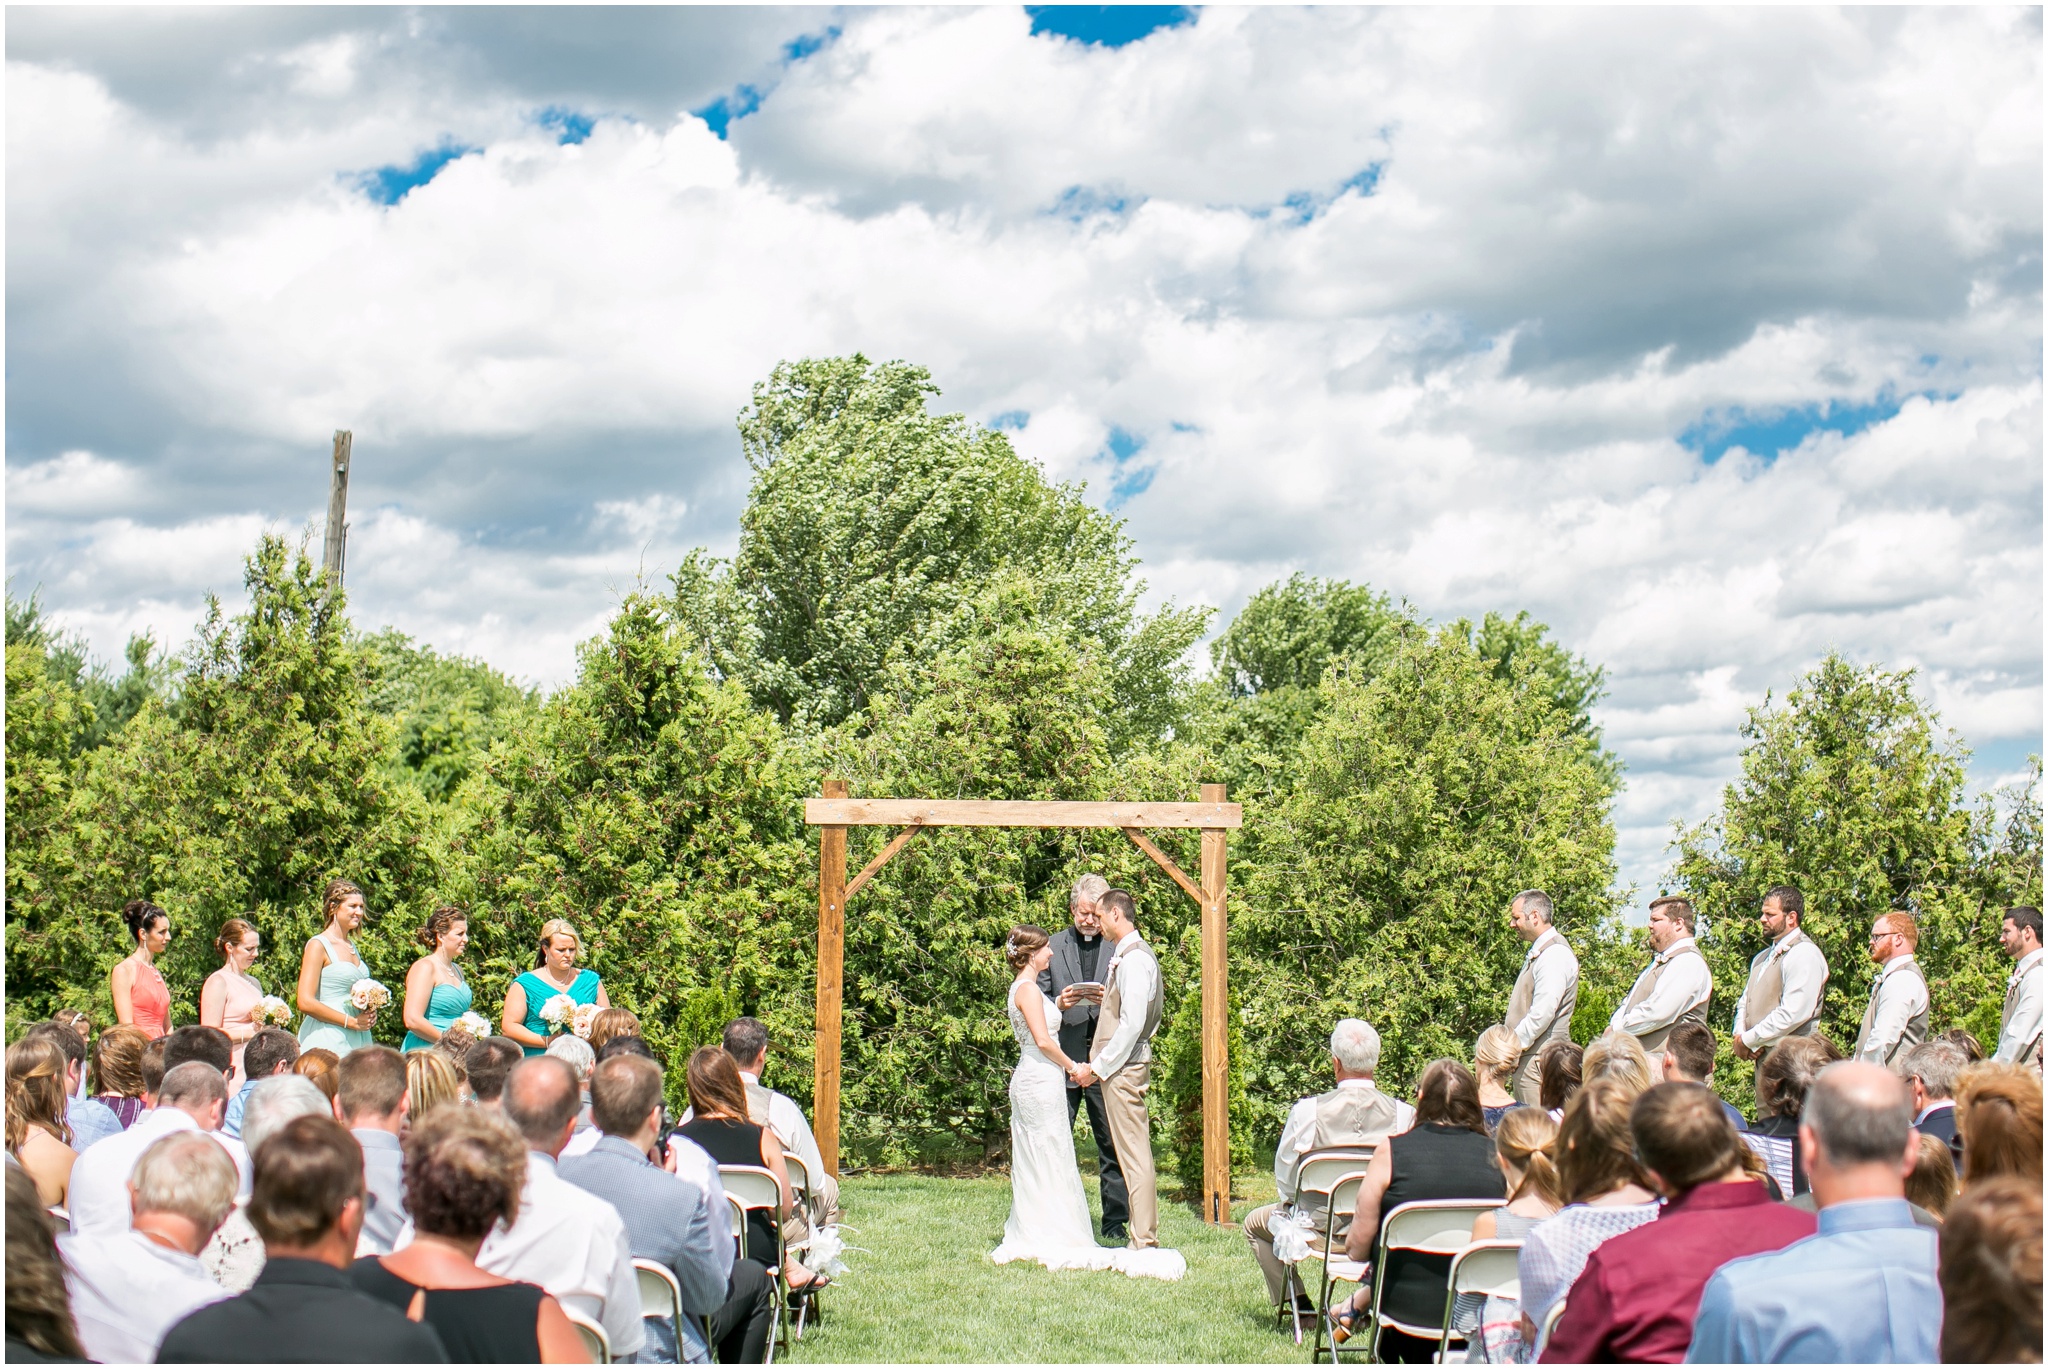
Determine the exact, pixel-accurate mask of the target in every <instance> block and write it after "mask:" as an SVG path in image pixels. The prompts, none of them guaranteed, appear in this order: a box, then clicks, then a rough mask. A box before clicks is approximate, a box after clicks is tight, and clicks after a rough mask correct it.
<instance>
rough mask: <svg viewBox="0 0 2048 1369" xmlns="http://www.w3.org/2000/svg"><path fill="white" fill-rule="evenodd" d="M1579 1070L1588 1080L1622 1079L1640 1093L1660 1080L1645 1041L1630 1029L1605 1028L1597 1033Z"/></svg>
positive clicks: (1589, 1081)
mask: <svg viewBox="0 0 2048 1369" xmlns="http://www.w3.org/2000/svg"><path fill="white" fill-rule="evenodd" d="M1580 1071H1581V1073H1582V1074H1583V1075H1584V1077H1585V1081H1586V1082H1587V1083H1588V1084H1590V1083H1592V1082H1593V1081H1594V1080H1595V1079H1619V1080H1621V1081H1622V1082H1623V1083H1625V1084H1627V1085H1628V1086H1629V1087H1630V1088H1632V1089H1634V1090H1635V1091H1636V1092H1637V1093H1641V1092H1642V1091H1643V1090H1644V1089H1647V1088H1648V1087H1650V1085H1652V1084H1654V1083H1656V1082H1658V1081H1657V1078H1656V1076H1655V1074H1654V1072H1653V1071H1652V1070H1651V1068H1650V1057H1649V1054H1648V1053H1647V1052H1646V1051H1644V1050H1643V1043H1642V1042H1640V1041H1638V1040H1637V1039H1636V1038H1635V1037H1633V1036H1630V1035H1629V1034H1628V1033H1627V1032H1617V1031H1610V1032H1603V1033H1601V1034H1600V1035H1599V1036H1596V1037H1594V1038H1593V1040H1592V1042H1591V1043H1590V1044H1588V1045H1587V1047H1586V1054H1585V1056H1584V1058H1583V1059H1582V1060H1581V1061H1580Z"/></svg>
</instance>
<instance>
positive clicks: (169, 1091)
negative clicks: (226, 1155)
mask: <svg viewBox="0 0 2048 1369" xmlns="http://www.w3.org/2000/svg"><path fill="white" fill-rule="evenodd" d="M157 1099H158V1101H157V1106H156V1108H155V1110H154V1111H152V1112H149V1113H147V1114H145V1115H144V1116H143V1117H142V1118H141V1120H139V1121H137V1122H136V1124H135V1125H134V1126H132V1127H129V1128H128V1129H127V1130H126V1131H124V1132H122V1133H121V1134H120V1135H119V1136H110V1137H108V1138H107V1139H106V1140H104V1141H102V1142H100V1143H99V1144H98V1145H96V1146H94V1147H93V1148H92V1149H91V1150H89V1151H87V1152H86V1153H85V1154H83V1155H81V1156H79V1157H78V1163H77V1164H76V1165H75V1166H73V1168H72V1171H71V1202H70V1210H71V1229H72V1230H73V1231H91V1232H107V1231H126V1230H127V1229H128V1222H129V1219H130V1218H131V1217H132V1216H133V1214H134V1209H133V1207H132V1205H131V1204H130V1202H129V1198H128V1181H129V1178H130V1177H131V1176H132V1175H133V1174H134V1172H135V1166H136V1165H137V1164H139V1163H140V1162H141V1160H142V1153H143V1152H144V1151H146V1150H148V1149H149V1148H150V1147H151V1146H152V1145H154V1144H156V1142H157V1141H158V1140H160V1139H161V1138H163V1137H165V1136H168V1135H170V1134H171V1133H172V1132H174V1131H204V1132H216V1131H219V1130H220V1119H221V1114H222V1113H224V1112H226V1111H227V1107H228V1078H227V1074H226V1072H225V1071H223V1070H218V1069H215V1068H214V1067H213V1066H212V1065H210V1064H206V1063H204V1062H202V1061H198V1060H188V1061H186V1062H185V1063H184V1064H182V1065H179V1066H178V1067H177V1068H175V1069H173V1070H171V1071H169V1072H168V1073H166V1074H165V1075H164V1082H163V1088H162V1089H161V1090H160V1091H159V1093H158V1095H157ZM230 1154H232V1152H230Z"/></svg>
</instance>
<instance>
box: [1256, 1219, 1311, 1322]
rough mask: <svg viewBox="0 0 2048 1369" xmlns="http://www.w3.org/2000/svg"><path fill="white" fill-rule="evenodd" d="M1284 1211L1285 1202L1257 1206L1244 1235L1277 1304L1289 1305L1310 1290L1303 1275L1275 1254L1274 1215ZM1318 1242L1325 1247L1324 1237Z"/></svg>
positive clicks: (1269, 1293) (1270, 1294)
mask: <svg viewBox="0 0 2048 1369" xmlns="http://www.w3.org/2000/svg"><path fill="white" fill-rule="evenodd" d="M1281 1210H1282V1205H1281V1204H1279V1203H1267V1204H1266V1205H1265V1206H1264V1207H1255V1208H1253V1209H1252V1210H1251V1211H1250V1212H1247V1213H1246V1214H1245V1218H1244V1238H1245V1240H1247V1241H1249V1242H1250V1243H1251V1247H1252V1258H1253V1259H1255V1260H1257V1261H1258V1262H1259V1272H1260V1273H1261V1274H1264V1275H1265V1276H1266V1296H1267V1298H1269V1299H1271V1300H1272V1303H1273V1305H1274V1306H1275V1307H1286V1306H1288V1305H1289V1303H1290V1301H1291V1298H1292V1297H1294V1296H1297V1295H1298V1296H1303V1297H1305V1296H1307V1293H1308V1290H1307V1289H1305V1288H1303V1287H1302V1286H1301V1276H1300V1275H1299V1274H1297V1273H1296V1272H1295V1271H1294V1270H1293V1269H1290V1268H1289V1267H1288V1266H1287V1265H1285V1264H1283V1263H1281V1261H1280V1257H1279V1256H1278V1255H1275V1254H1274V1253H1273V1225H1272V1223H1273V1217H1274V1215H1275V1214H1276V1213H1278V1212H1280V1211H1281ZM1314 1244H1315V1246H1316V1248H1317V1249H1321V1247H1322V1242H1321V1240H1320V1239H1318V1240H1317V1241H1316V1242H1314Z"/></svg>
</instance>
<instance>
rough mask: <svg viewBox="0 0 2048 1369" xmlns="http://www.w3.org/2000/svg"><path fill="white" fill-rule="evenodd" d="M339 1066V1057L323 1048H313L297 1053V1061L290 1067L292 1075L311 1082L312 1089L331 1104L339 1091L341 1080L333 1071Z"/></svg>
mask: <svg viewBox="0 0 2048 1369" xmlns="http://www.w3.org/2000/svg"><path fill="white" fill-rule="evenodd" d="M340 1065H341V1057H340V1056H338V1055H336V1054H335V1053H334V1052H333V1051H331V1050H328V1049H327V1048H326V1047H325V1046H313V1047H311V1048H309V1049H303V1050H301V1051H300V1052H299V1061H298V1063H297V1064H295V1065H293V1066H292V1073H293V1074H296V1075H298V1076H300V1077H301V1078H304V1079H310V1080H312V1081H313V1087H315V1088H317V1089H319V1090H320V1092H322V1093H324V1094H326V1095H327V1101H328V1102H330V1103H332V1102H333V1101H334V1096H335V1094H336V1093H338V1092H340V1090H341V1080H340V1078H339V1077H338V1076H337V1075H336V1074H335V1070H336V1069H338V1068H339V1067H340Z"/></svg>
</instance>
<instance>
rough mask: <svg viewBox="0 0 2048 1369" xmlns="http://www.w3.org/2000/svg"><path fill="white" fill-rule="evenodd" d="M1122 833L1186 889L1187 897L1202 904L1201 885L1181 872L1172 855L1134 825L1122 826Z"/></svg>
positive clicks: (1203, 900)
mask: <svg viewBox="0 0 2048 1369" xmlns="http://www.w3.org/2000/svg"><path fill="white" fill-rule="evenodd" d="M1124 835H1125V836H1127V837H1129V838H1130V839H1131V845H1133V846H1135V847H1137V848H1138V849H1139V850H1140V851H1143V852H1144V853H1145V854H1146V855H1148V856H1150V857H1151V858H1152V863H1153V864H1154V865H1157V866H1158V867H1159V868H1160V869H1162V870H1164V871H1166V873H1167V875H1168V877H1169V878H1171V879H1172V880H1173V882H1174V883H1175V884H1178V885H1179V886H1180V887H1181V888H1183V889H1185V890H1186V891H1187V895H1188V897H1189V898H1191V899H1193V900H1194V901H1195V902H1196V903H1197V904H1202V903H1205V902H1206V901H1207V900H1205V899H1204V898H1203V897H1202V890H1201V886H1199V885H1197V884H1196V883H1195V882H1194V881H1193V880H1191V879H1189V878H1188V877H1187V876H1186V875H1184V874H1182V873H1181V869H1180V867H1179V866H1178V865H1175V864H1174V863H1173V857H1172V856H1169V855H1167V854H1166V852H1164V851H1162V850H1160V849H1159V848H1158V847H1157V846H1156V845H1154V844H1153V842H1152V838H1150V837H1148V836H1146V835H1145V834H1144V833H1143V832H1141V831H1139V830H1138V829H1137V828H1135V827H1126V828H1124Z"/></svg>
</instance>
